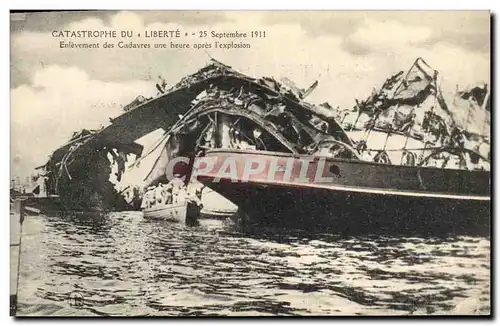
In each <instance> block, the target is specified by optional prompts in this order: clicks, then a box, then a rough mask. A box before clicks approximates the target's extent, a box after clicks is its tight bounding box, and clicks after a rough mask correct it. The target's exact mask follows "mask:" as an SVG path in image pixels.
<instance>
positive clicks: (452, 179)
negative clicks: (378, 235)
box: [194, 150, 491, 234]
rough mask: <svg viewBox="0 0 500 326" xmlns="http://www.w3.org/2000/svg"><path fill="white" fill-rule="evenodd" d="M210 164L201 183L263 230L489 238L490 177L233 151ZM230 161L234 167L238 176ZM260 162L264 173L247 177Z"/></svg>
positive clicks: (212, 156)
mask: <svg viewBox="0 0 500 326" xmlns="http://www.w3.org/2000/svg"><path fill="white" fill-rule="evenodd" d="M203 160H204V161H207V162H212V163H213V168H212V169H211V170H210V171H205V169H204V167H202V169H201V170H200V171H199V172H194V173H196V178H197V179H198V180H199V181H200V182H202V183H204V184H205V185H207V186H208V187H210V188H212V189H214V190H216V191H217V192H220V193H221V194H222V195H223V196H225V197H227V198H228V199H230V200H231V201H233V202H234V203H235V204H236V205H237V206H238V207H239V209H240V210H241V212H242V213H244V214H246V215H247V216H248V217H250V219H251V220H252V221H253V222H258V223H259V224H264V225H282V226H283V225H287V226H291V227H300V228H318V227H319V228H323V227H329V228H332V229H334V230H336V231H339V232H356V231H360V232H361V231H362V232H366V231H369V232H376V231H377V230H378V231H391V230H392V231H397V232H410V231H411V232H425V233H448V232H462V233H468V234H470V233H472V234H474V233H483V234H487V233H488V232H489V227H488V225H489V224H490V221H489V217H490V215H491V212H490V186H489V182H490V180H489V173H488V172H484V171H461V170H450V169H448V170H447V169H436V168H424V167H410V166H397V167H394V166H388V165H385V164H377V163H372V162H363V161H352V160H341V159H326V160H325V161H324V162H323V163H321V161H320V160H318V158H317V157H316V158H314V157H306V156H299V157H297V156H293V155H285V154H282V153H259V152H248V151H245V152H242V151H228V150H212V151H208V152H207V153H206V155H205V156H204V158H203ZM273 161H274V162H273ZM306 161H307V162H310V163H308V164H307V166H306V167H305V168H303V167H304V162H306ZM227 162H234V163H233V169H235V170H234V171H232V172H234V173H229V172H230V171H229V170H228V169H227V168H226V165H225V164H226V163H227ZM249 162H250V163H249ZM257 162H258V163H260V164H265V167H264V168H262V169H259V170H258V171H257V172H256V173H250V174H249V173H248V172H245V169H246V167H245V166H248V165H249V164H250V165H251V164H253V163H257ZM287 165H288V167H287V169H286V170H282V171H279V170H278V171H276V170H274V169H273V168H272V167H273V166H287ZM227 166H229V167H230V165H227ZM318 169H319V172H318ZM222 171H224V172H223V173H222V175H221V172H222ZM305 171H307V173H304V172H305Z"/></svg>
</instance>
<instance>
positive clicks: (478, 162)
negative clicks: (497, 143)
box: [10, 11, 491, 317]
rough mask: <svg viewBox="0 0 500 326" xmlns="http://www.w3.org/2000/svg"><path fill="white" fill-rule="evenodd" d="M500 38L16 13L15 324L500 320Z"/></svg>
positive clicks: (471, 29)
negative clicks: (498, 252) (494, 165)
mask: <svg viewBox="0 0 500 326" xmlns="http://www.w3.org/2000/svg"><path fill="white" fill-rule="evenodd" d="M490 24H491V13H490V12H489V11H51V12H43V11H39V12H17V11H16V12H14V11H12V12H11V13H10V35H11V39H10V41H11V44H10V51H11V57H10V59H11V62H10V69H11V71H10V73H11V83H10V94H11V106H10V110H11V121H10V124H11V153H10V164H11V183H10V202H11V214H10V225H11V231H10V232H11V241H10V242H11V243H10V251H11V257H10V258H11V263H10V271H11V284H10V285H11V289H10V300H11V307H10V308H11V310H10V311H11V315H12V316H75V317H76V316H110V317H121V316H130V317H135V316H142V317H151V316H353V317H355V316H360V315H362V316H381V315H382V316H401V315H404V316H417V315H420V316H421V315H430V316H436V315H451V316H458V315H476V316H489V315H490V314H491V291H490V286H491V281H490V280H491V274H490V267H491V266H490V255H491V253H490V250H491V248H490V247H491V237H490V231H491V230H490V223H491V222H490V218H491V207H490V206H491V195H490V192H491V172H490V171H491V167H490V161H491V149H490V144H491V121H490V119H491V114H490V112H491V100H490V97H491V95H490V92H491V89H490V85H491V77H490V75H491V72H490V61H491V56H490V52H491V40H490Z"/></svg>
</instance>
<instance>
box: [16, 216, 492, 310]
mask: <svg viewBox="0 0 500 326" xmlns="http://www.w3.org/2000/svg"><path fill="white" fill-rule="evenodd" d="M23 229H24V230H23V248H22V262H21V264H22V267H21V276H20V293H19V301H20V304H19V314H21V315H32V314H35V315H50V314H53V315H115V316H116V315H140V316H151V315H257V314H258V315H355V314H360V315H374V314H450V313H456V312H457V311H456V309H457V308H456V307H457V305H458V306H461V307H462V308H463V306H464V305H465V306H466V307H465V308H466V309H468V311H466V312H465V313H472V312H473V311H472V310H474V311H475V312H476V313H477V312H479V313H489V305H490V302H489V295H490V292H489V284H490V283H489V278H490V272H489V270H490V263H489V260H490V253H489V252H490V241H489V240H488V239H485V238H472V237H455V238H451V237H450V238H444V239H440V238H416V237H415V238H409V237H405V238H398V237H387V236H363V237H361V236H339V235H332V234H305V233H300V232H291V231H289V232H285V231H277V230H273V231H269V230H266V231H264V230H261V232H255V231H253V232H242V231H239V230H237V229H235V227H233V226H228V225H224V224H223V223H216V222H213V221H205V222H203V223H202V224H201V226H198V227H195V228H190V227H186V226H183V225H179V224H172V223H167V222H161V221H148V220H144V219H143V218H142V214H141V213H137V212H125V213H113V214H109V215H107V216H104V217H98V216H94V217H88V216H87V217H82V216H79V217H74V216H73V217H72V216H65V217H46V216H40V217H31V216H30V217H28V218H27V220H26V221H25V225H24V227H23ZM75 292H78V293H79V294H81V296H82V297H83V303H82V307H78V308H77V307H71V305H70V302H69V301H68V298H70V296H71V294H72V293H75ZM470 298H474V299H473V300H472V301H470V300H471V299H470ZM467 300H469V301H467ZM464 302H465V303H464ZM462 303H464V304H462ZM472 306H473V307H472ZM460 312H462V313H463V312H464V311H460Z"/></svg>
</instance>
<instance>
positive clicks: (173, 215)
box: [142, 202, 188, 223]
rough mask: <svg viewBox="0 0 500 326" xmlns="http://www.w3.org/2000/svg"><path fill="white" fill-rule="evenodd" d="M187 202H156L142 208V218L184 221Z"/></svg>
mask: <svg viewBox="0 0 500 326" xmlns="http://www.w3.org/2000/svg"><path fill="white" fill-rule="evenodd" d="M187 206H188V205H187V204H186V202H183V203H176V204H161V203H160V204H156V205H153V206H152V207H148V208H144V209H143V210H142V212H143V214H144V218H146V219H157V220H165V221H170V222H177V223H186V215H187Z"/></svg>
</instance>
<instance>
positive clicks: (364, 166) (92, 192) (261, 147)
mask: <svg viewBox="0 0 500 326" xmlns="http://www.w3.org/2000/svg"><path fill="white" fill-rule="evenodd" d="M287 84H290V82H289V81H288V82H287ZM316 85H317V83H315V84H313V85H312V86H311V87H309V88H308V89H307V90H300V89H299V88H297V87H295V86H293V85H292V87H290V86H287V85H284V84H281V83H279V82H277V81H276V80H274V79H273V78H267V77H263V78H259V79H255V78H251V77H248V76H245V75H243V74H241V73H239V72H237V71H235V70H233V69H232V68H231V67H228V66H226V65H224V64H221V63H219V62H217V61H213V62H212V64H210V65H209V66H207V67H205V68H203V69H201V70H199V71H198V72H196V73H195V74H193V75H190V76H187V77H186V78H184V79H182V80H181V81H180V82H179V83H178V84H177V85H175V86H173V87H172V88H171V89H170V90H168V91H166V92H165V93H164V94H162V95H160V96H158V97H156V98H154V99H145V100H144V101H140V103H137V105H136V106H134V107H127V112H125V113H124V114H122V115H121V116H119V117H117V118H115V119H112V120H111V122H112V123H111V125H109V126H108V127H106V128H103V129H102V130H99V131H96V132H94V133H92V134H91V135H89V136H85V137H87V138H84V139H81V138H79V140H78V139H77V140H75V141H73V143H72V144H73V145H75V144H78V145H77V146H73V145H71V146H66V147H63V148H61V149H60V150H58V151H57V152H56V153H54V155H53V156H52V159H51V161H50V162H49V163H48V164H47V167H48V168H49V171H50V173H51V176H52V178H53V180H56V181H57V183H56V187H53V188H52V190H53V191H54V192H55V193H56V194H59V195H62V196H64V198H65V200H67V201H70V202H72V201H74V202H77V203H84V204H87V205H89V206H96V205H97V207H99V203H101V204H102V206H103V208H111V209H121V207H122V206H124V205H125V206H126V204H124V203H123V200H122V198H121V196H120V194H119V193H117V192H116V191H115V192H113V191H112V190H111V188H110V187H108V186H109V184H108V183H107V182H109V175H110V173H111V171H110V169H109V163H110V161H109V158H107V157H108V156H109V155H112V154H110V150H111V151H114V150H116V151H117V152H118V154H120V153H122V154H123V153H124V155H121V156H120V155H118V154H115V156H117V157H123V156H126V157H128V155H129V154H134V155H135V157H136V161H137V160H138V161H140V160H141V156H142V155H143V154H142V146H140V145H139V144H137V143H135V141H136V140H137V139H139V138H141V137H142V136H144V135H146V134H148V133H150V132H152V131H155V130H157V129H159V128H161V129H163V130H166V133H165V135H164V147H163V148H162V150H161V153H160V155H159V156H158V158H157V160H156V161H155V163H154V165H153V167H152V169H151V171H150V172H149V174H148V175H147V176H146V178H145V181H144V186H145V187H148V186H155V185H157V184H159V183H160V182H162V183H163V182H168V181H169V180H170V179H171V178H172V173H168V172H169V164H170V163H171V162H172V161H173V160H175V159H176V158H179V157H187V158H189V159H190V164H188V165H187V166H184V174H186V175H187V176H188V178H187V180H189V176H190V175H191V173H194V172H193V171H192V169H193V165H192V164H193V163H194V161H195V159H196V158H199V157H208V156H210V155H214V153H216V151H217V150H219V151H220V150H222V151H224V150H225V151H228V153H230V154H231V155H234V156H235V158H238V159H241V160H245V159H248V158H250V157H252V155H254V154H255V153H259V154H258V155H262V156H267V157H278V158H279V157H280V156H283V157H292V158H304V157H312V158H326V159H328V162H329V163H328V164H330V166H328V169H330V168H332V170H331V171H330V170H328V171H327V172H329V173H333V175H331V176H332V177H333V178H334V181H333V182H330V183H329V184H320V185H316V186H311V185H310V183H299V184H294V183H289V182H283V180H281V181H280V182H273V183H269V182H267V183H265V182H262V180H260V181H259V180H257V181H255V182H245V183H239V182H235V183H233V182H231V183H229V184H228V183H224V182H213V181H210V178H213V177H214V176H213V175H210V174H207V175H203V174H201V175H198V176H197V178H198V179H199V180H200V181H202V182H204V183H205V184H207V185H209V187H210V188H212V189H214V190H216V191H218V192H220V193H221V194H222V195H223V196H225V197H226V198H228V199H230V200H231V201H233V202H234V203H235V204H236V205H238V206H239V208H240V210H241V211H242V212H243V213H245V215H246V216H249V217H250V219H252V220H254V221H264V222H266V221H278V222H281V223H283V224H287V223H289V221H292V220H296V221H298V224H299V226H300V227H303V228H308V227H312V226H315V225H323V224H324V223H326V224H334V225H336V227H337V228H338V230H345V229H349V228H351V226H352V227H354V226H356V225H357V226H358V227H359V226H366V228H368V229H369V227H368V226H367V225H370V226H380V227H385V228H389V229H391V230H392V229H397V228H399V229H412V228H413V229H415V228H422V227H427V228H431V229H432V228H437V229H440V228H441V226H443V225H448V226H450V227H451V228H453V224H455V225H457V228H458V227H459V225H463V226H464V228H465V229H472V228H475V227H476V226H477V227H479V228H482V227H483V226H485V225H486V224H487V220H488V218H489V217H488V216H489V202H490V199H489V190H490V187H489V178H490V174H489V172H487V171H482V172H481V171H465V170H464V171H458V172H457V171H456V170H449V171H443V170H441V169H435V168H434V169H431V168H425V167H400V166H394V165H390V164H374V163H370V162H364V161H363V160H362V155H361V154H362V152H363V150H362V148H358V147H357V144H355V143H354V142H353V141H352V140H351V139H350V137H349V136H348V135H347V133H346V132H345V131H344V129H343V128H342V127H341V126H340V125H339V124H338V122H337V121H336V120H335V112H334V111H333V110H331V108H329V107H328V106H316V105H312V104H309V103H307V102H305V101H304V98H305V96H307V95H308V94H309V93H310V92H311V91H312V90H313V89H314V87H316ZM450 144H451V143H450ZM69 148H71V150H70V149H69ZM214 150H215V151H214ZM277 153H278V154H277ZM219 154H220V153H219ZM219 154H217V155H219ZM106 160H107V161H106ZM99 162H100V163H99ZM127 163H128V162H127ZM58 164H59V165H58ZM122 165H123V161H122ZM240 165H246V162H244V161H242V162H240ZM333 166H335V168H333ZM285 170H286V169H285ZM170 172H171V171H170ZM289 172H290V173H295V172H293V171H291V170H290V171H289ZM338 175H340V176H341V177H339V176H338ZM335 178H336V179H335ZM274 181H276V180H274ZM103 184H104V185H108V186H105V187H103V186H102V185H103ZM63 193H64V194H63ZM391 209H392V211H390V210H391ZM370 221H373V223H372V222H370ZM368 222H369V223H368ZM485 223H486V224H485ZM440 225H441V226H440ZM445 229H446V228H445Z"/></svg>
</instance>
